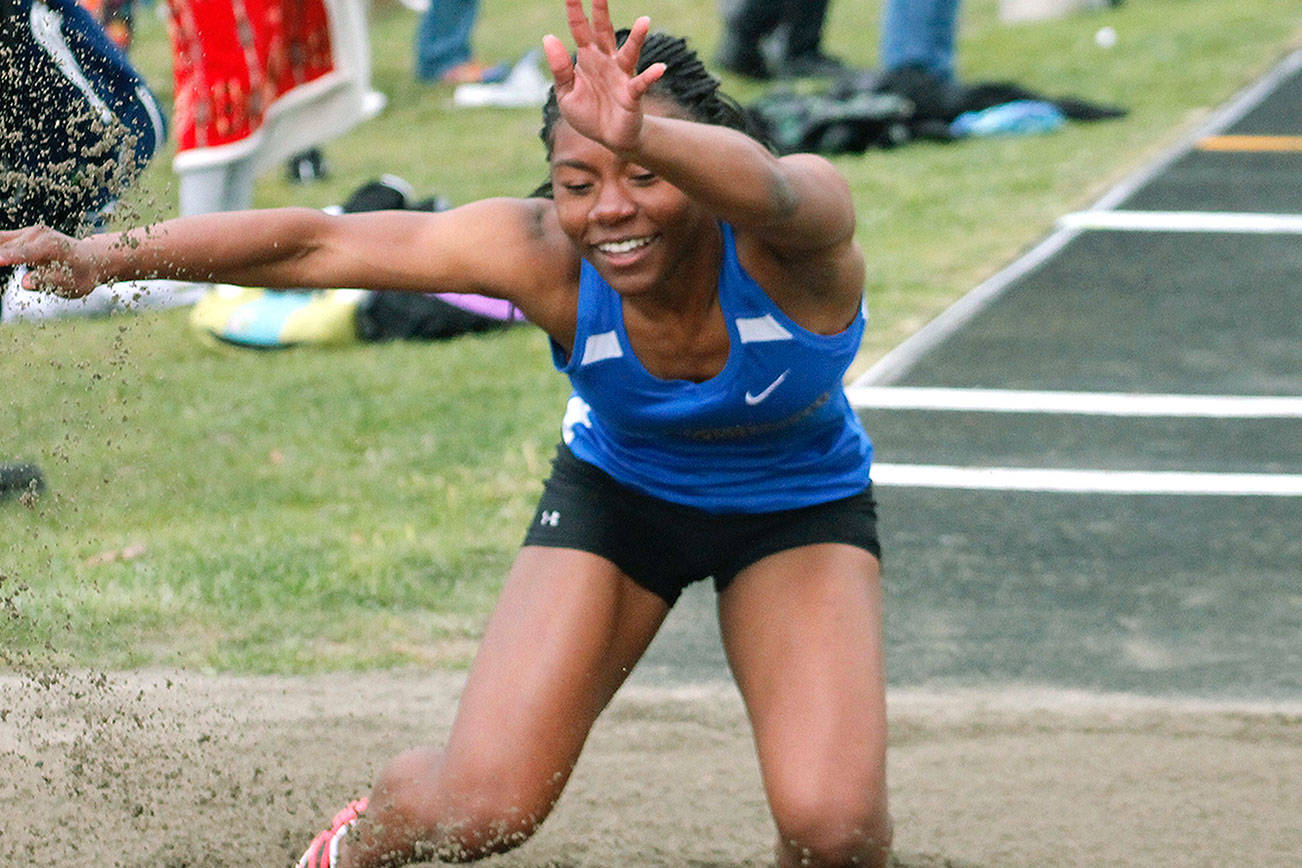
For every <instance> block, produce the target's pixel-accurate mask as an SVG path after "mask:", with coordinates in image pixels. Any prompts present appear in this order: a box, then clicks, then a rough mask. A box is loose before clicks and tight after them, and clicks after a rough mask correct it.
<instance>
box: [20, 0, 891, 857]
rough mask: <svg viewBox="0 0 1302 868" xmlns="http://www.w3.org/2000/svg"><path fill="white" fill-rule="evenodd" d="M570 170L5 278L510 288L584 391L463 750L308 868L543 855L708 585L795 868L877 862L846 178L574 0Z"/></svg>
mask: <svg viewBox="0 0 1302 868" xmlns="http://www.w3.org/2000/svg"><path fill="white" fill-rule="evenodd" d="M566 12H567V17H568V22H569V30H570V33H571V35H572V36H573V39H574V41H575V43H576V46H577V51H576V53H575V55H573V56H571V55H570V54H569V53H568V52H567V50H566V49H565V47H564V45H563V44H562V43H561V41H560V40H559V39H557V38H556V37H554V36H548V37H546V38H545V39H544V49H545V52H546V55H547V61H548V64H549V66H550V67H551V71H552V75H553V77H554V81H555V84H554V88H553V94H552V98H551V100H550V102H549V103H548V106H547V107H546V108H545V109H544V113H543V117H544V123H543V130H542V138H543V140H544V142H545V143H546V147H547V153H548V158H549V163H550V176H549V183H548V184H546V185H544V189H542V190H540V192H539V194H538V195H535V196H534V197H530V198H525V199H506V198H502V199H491V200H485V201H481V202H478V203H472V204H469V205H465V206H462V207H460V208H456V209H452V210H450V211H445V212H441V213H432V214H431V213H417V212H385V213H369V214H352V215H343V216H329V215H326V214H323V213H320V212H317V211H313V210H309V209H288V210H275V211H253V212H244V213H228V214H214V215H205V216H202V217H192V218H181V219H178V220H174V221H169V222H165V223H162V224H160V225H158V226H155V227H152V228H151V229H150V230H149V231H148V232H143V231H141V232H133V233H130V234H128V235H127V236H126V238H125V240H123V239H122V237H121V236H113V235H100V236H92V237H90V238H87V239H85V240H80V241H76V240H73V239H69V238H66V237H64V236H60V235H57V234H56V233H53V232H50V231H48V230H42V229H28V230H24V231H23V232H20V233H6V234H0V264H4V263H16V262H26V263H28V264H29V265H31V266H32V270H31V272H30V273H29V275H28V277H27V278H26V279H27V280H28V281H29V283H30V284H32V285H33V286H40V287H43V288H45V289H47V290H48V291H53V292H58V293H63V294H68V295H76V294H77V293H79V292H83V291H85V290H86V289H87V288H88V287H90V286H93V285H94V284H95V283H96V282H100V281H103V280H105V279H110V278H118V279H120V278H134V277H145V276H151V277H154V276H167V277H175V278H181V279H202V280H216V281H220V282H226V283H245V284H250V285H254V286H286V287H301V286H323V287H332V286H363V287H371V288H375V289H380V290H409V291H421V292H435V291H441V292H473V293H479V294H482V295H488V296H492V297H497V298H503V299H506V300H508V301H510V302H512V303H513V304H515V305H516V306H517V307H519V308H520V310H521V311H522V312H523V313H524V314H525V316H526V317H527V318H528V319H529V321H530V322H532V323H534V324H536V325H538V326H540V327H541V328H542V329H543V330H544V331H546V333H547V334H548V335H549V336H550V338H551V342H552V348H553V354H554V358H555V362H556V365H557V367H558V368H559V369H560V370H561V371H562V372H564V373H565V374H567V375H568V376H569V378H570V380H571V382H572V385H573V389H574V394H573V397H572V398H571V400H570V403H569V407H568V408H567V412H566V414H565V419H564V424H563V435H564V436H563V441H564V442H563V443H562V444H561V445H560V446H559V447H558V452H557V456H556V458H555V460H554V463H553V470H552V474H551V477H550V478H549V479H548V480H547V482H546V484H545V487H544V491H543V494H542V497H541V500H540V503H539V506H538V511H537V513H536V515H535V517H534V519H533V521H532V524H531V527H530V528H529V530H528V532H527V534H526V538H525V544H524V545H523V547H522V548H521V550H520V551H519V553H518V555H517V557H516V559H515V562H514V564H513V565H512V567H511V570H510V573H509V575H508V578H507V581H506V584H505V587H504V589H503V591H502V594H501V598H500V600H499V602H498V605H497V608H496V610H495V612H494V614H493V616H492V618H491V620H490V622H489V624H488V627H487V629H486V631H485V634H484V636H483V639H482V641H481V643H480V646H479V650H478V653H477V656H476V659H475V661H474V664H473V666H472V667H471V670H470V673H469V675H468V678H467V681H466V685H465V689H464V691H463V694H462V696H461V699H460V704H459V707H458V710H457V714H456V717H455V720H454V722H453V724H452V729H451V732H450V734H449V736H448V739H447V743H446V744H445V745H443V746H442V747H433V746H425V747H417V748H415V749H413V750H410V751H408V752H406V753H403V754H401V755H399V756H398V757H397V758H396V759H393V760H392V761H391V762H389V764H388V765H387V767H385V768H384V769H383V771H382V772H381V773H380V775H379V778H378V781H377V782H376V784H375V787H374V789H373V791H372V792H371V794H370V795H369V797H368V798H367V799H363V800H359V801H358V802H355V803H353V804H352V805H350V806H348V807H347V808H346V809H344V810H343V811H341V812H340V814H339V816H338V817H336V819H335V823H334V824H333V826H332V828H331V829H329V830H326V831H325V832H323V833H322V834H321V835H319V836H318V837H317V839H316V840H315V841H313V843H312V845H311V847H310V848H309V850H308V852H307V853H305V854H304V856H303V859H302V861H301V862H300V865H311V866H332V868H337V866H343V868H358V866H379V865H400V864H405V863H407V862H410V861H416V860H428V859H431V858H436V857H437V858H443V859H452V860H469V859H474V858H478V857H481V856H485V855H487V854H490V853H494V852H499V851H503V850H507V849H510V848H512V847H514V846H516V845H518V844H520V843H521V842H522V841H524V840H525V839H527V838H528V837H529V835H530V834H531V833H532V832H533V831H534V830H535V829H536V828H537V827H538V826H539V824H540V823H542V822H543V819H544V818H545V817H546V816H547V814H548V812H549V811H550V809H551V808H552V806H553V805H554V804H555V802H556V801H557V799H558V798H559V797H560V795H561V791H562V789H563V787H564V786H565V783H566V780H567V778H568V776H569V775H570V773H571V771H572V769H573V768H574V766H575V763H576V761H577V759H578V756H579V752H580V750H581V748H582V746H583V743H584V740H585V738H586V737H587V735H588V732H589V730H590V728H591V727H592V725H593V723H594V722H595V720H596V718H597V716H598V715H599V714H600V712H601V710H602V709H603V708H604V707H605V706H606V704H607V703H608V701H609V700H610V699H611V697H612V696H613V694H614V693H615V691H616V689H617V688H618V687H619V686H620V684H621V683H622V682H623V681H624V679H625V678H626V676H627V675H628V673H629V671H630V670H631V669H632V668H633V666H634V665H635V663H636V662H637V661H638V659H639V657H640V656H641V655H642V653H643V651H644V650H645V649H646V647H647V645H648V644H649V643H650V641H651V639H652V637H653V636H654V635H655V633H656V630H657V629H658V628H659V626H660V625H661V623H662V622H663V620H664V618H665V616H666V614H667V613H668V612H669V609H670V607H671V606H672V605H673V603H674V601H675V600H676V599H677V597H678V595H679V593H680V591H681V590H682V589H683V587H684V586H685V585H687V584H689V583H691V582H694V581H696V580H698V579H703V578H707V577H712V578H713V579H714V583H715V585H716V587H717V589H718V609H719V620H720V627H721V632H722V636H723V640H724V645H725V649H726V652H727V656H728V661H729V664H730V666H731V668H732V671H733V673H734V676H735V678H736V680H737V683H738V685H739V688H740V691H741V694H742V697H743V699H744V701H745V704H746V708H747V711H748V713H749V717H750V719H751V722H752V725H753V727H754V734H755V743H756V747H757V752H758V755H759V764H760V769H761V772H762V776H763V781H764V787H765V792H766V794H767V797H768V800H769V804H770V807H771V810H772V813H773V817H774V819H775V821H776V826H777V830H778V841H777V856H778V861H779V863H780V864H781V865H784V866H786V865H792V866H794V865H847V864H856V865H869V866H871V865H883V864H885V862H886V860H887V854H888V850H889V844H890V838H891V826H890V820H889V817H888V814H887V809H886V782H885V753H886V709H885V684H884V674H883V664H882V651H881V638H880V633H881V631H880V621H881V612H880V608H881V590H880V579H879V569H878V551H879V549H878V543H877V534H876V517H875V511H874V506H873V501H872V495H871V487H870V482H869V462H870V459H871V447H870V445H869V442H868V439H867V437H866V436H865V434H864V432H863V430H862V428H861V427H860V425H859V422H858V420H857V419H856V418H855V415H854V414H853V413H852V412H851V410H850V409H849V406H848V404H847V401H846V398H845V395H844V393H843V391H842V388H841V378H842V376H843V374H844V372H845V370H846V368H847V366H848V365H849V363H850V360H851V359H852V357H853V356H854V354H855V352H856V349H857V347H858V343H859V339H860V335H861V333H862V330H863V326H864V321H863V315H862V287H863V279H864V260H863V255H862V253H861V251H860V249H859V248H858V246H857V245H856V243H855V241H854V229H855V216H854V209H853V205H852V203H851V198H850V193H849V190H848V187H847V185H846V183H845V181H844V180H843V178H842V177H841V176H840V175H839V174H838V173H837V172H836V171H835V169H834V168H833V167H832V165H831V164H830V163H828V162H827V161H826V160H824V159H822V158H821V157H817V156H813V155H805V154H801V155H792V156H787V157H782V158H776V157H774V156H773V154H772V153H771V152H770V151H769V150H767V149H766V148H765V147H764V146H763V145H762V144H761V143H760V142H758V141H757V140H756V139H754V138H752V137H751V136H750V135H748V134H747V133H746V132H745V131H744V129H745V120H744V115H743V114H742V113H741V111H740V110H739V109H738V108H737V106H736V104H735V103H733V102H731V101H730V100H728V99H726V98H725V97H723V96H721V95H720V94H719V93H718V92H717V90H716V88H717V82H716V81H715V80H714V79H713V78H712V77H710V76H709V75H708V73H707V72H706V71H705V69H704V67H703V65H702V64H701V63H700V61H699V60H698V59H697V58H696V56H695V55H694V54H693V53H692V52H691V51H689V50H688V49H687V48H686V44H685V43H684V42H683V41H682V40H680V39H676V38H672V37H668V36H664V35H661V34H651V35H649V33H648V30H649V24H648V21H647V19H646V18H640V19H638V20H637V21H636V22H635V23H634V24H633V26H632V28H631V30H630V31H629V32H628V33H627V34H623V33H621V34H616V32H615V31H614V29H613V28H612V26H611V21H610V14H609V11H608V9H607V5H606V0H593V6H592V15H591V19H589V18H588V16H587V14H586V13H585V11H584V8H583V5H582V0H566Z"/></svg>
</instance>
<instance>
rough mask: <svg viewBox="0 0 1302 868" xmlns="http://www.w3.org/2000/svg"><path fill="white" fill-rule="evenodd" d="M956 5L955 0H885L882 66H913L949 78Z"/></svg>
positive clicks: (956, 23) (886, 67) (951, 65)
mask: <svg viewBox="0 0 1302 868" xmlns="http://www.w3.org/2000/svg"><path fill="white" fill-rule="evenodd" d="M958 4H959V0H886V6H885V8H884V9H883V10H882V35H881V48H880V52H881V64H882V68H883V69H887V70H892V69H900V68H901V67H905V66H913V67H918V68H921V69H923V70H925V71H927V72H929V73H931V74H932V75H935V76H937V77H939V78H943V79H950V78H953V77H954V37H955V34H956V31H957V28H958Z"/></svg>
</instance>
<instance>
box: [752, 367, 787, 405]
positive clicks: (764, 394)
mask: <svg viewBox="0 0 1302 868" xmlns="http://www.w3.org/2000/svg"><path fill="white" fill-rule="evenodd" d="M789 373H791V369H790V368H787V369H786V370H785V371H783V372H782V374H781V375H780V376H779V377H778V378H777V379H776V380H774V381H773V382H771V383H769V385H768V388H767V389H765V390H764V391H763V392H760V393H759V394H758V395H752V394H751V393H750V392H747V393H746V403H747V404H748V405H750V406H751V407H754V406H755V405H756V404H758V403H759V402H760V401H763V400H764V399H765V398H767V397H768V396H769V395H771V394H773V390H774V389H776V388H777V387H778V386H781V385H782V381H783V380H785V379H786V378H787V374H789Z"/></svg>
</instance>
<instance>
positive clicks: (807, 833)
mask: <svg viewBox="0 0 1302 868" xmlns="http://www.w3.org/2000/svg"><path fill="white" fill-rule="evenodd" d="M719 623H720V626H721V628H722V631H723V640H724V646H725V648H726V650H727V653H728V661H729V664H730V665H731V667H732V670H733V674H734V675H735V677H736V679H737V685H738V687H739V688H740V689H741V693H742V697H743V698H744V699H745V702H746V708H747V711H748V713H749V714H750V719H751V725H752V726H753V727H754V730H755V744H756V748H757V750H758V753H759V761H760V770H761V773H762V775H763V779H764V787H765V790H766V792H767V795H768V800H769V806H770V808H771V810H772V811H773V817H774V819H775V820H776V822H777V827H778V861H779V864H780V865H783V866H789V865H790V866H794V865H850V864H854V865H862V866H874V865H885V864H886V860H887V856H888V853H889V849H890V839H891V823H890V817H889V815H888V813H887V810H886V679H885V672H884V667H883V662H882V642H881V582H880V573H879V570H878V564H877V560H876V558H874V557H873V556H872V555H871V554H869V553H868V552H866V551H864V550H862V549H859V548H855V547H853V546H848V545H842V544H839V543H824V544H819V545H810V546H804V547H802V548H797V549H791V550H788V551H785V552H781V553H779V554H776V555H771V556H769V557H767V558H764V559H763V560H761V561H759V562H757V563H755V564H753V565H752V566H750V567H748V568H747V569H745V570H743V571H742V572H741V573H739V574H738V575H737V577H736V578H735V579H734V580H733V582H732V584H730V585H729V586H728V587H727V588H726V589H725V590H724V591H723V593H722V594H721V595H720V598H719Z"/></svg>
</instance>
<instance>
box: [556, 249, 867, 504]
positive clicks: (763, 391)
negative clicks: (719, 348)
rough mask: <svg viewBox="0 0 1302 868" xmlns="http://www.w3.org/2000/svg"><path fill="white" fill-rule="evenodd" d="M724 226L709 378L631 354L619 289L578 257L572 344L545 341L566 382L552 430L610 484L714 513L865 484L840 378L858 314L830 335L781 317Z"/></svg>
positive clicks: (814, 499)
mask: <svg viewBox="0 0 1302 868" xmlns="http://www.w3.org/2000/svg"><path fill="white" fill-rule="evenodd" d="M721 225H722V229H723V243H724V249H723V262H722V265H721V266H720V270H719V303H720V307H721V308H722V310H723V315H724V317H725V319H726V321H727V326H728V335H729V337H730V339H731V347H730V350H729V353H728V360H727V362H726V364H725V365H724V367H723V370H722V371H720V372H719V373H718V375H716V376H714V377H712V378H710V379H708V380H705V381H704V382H700V383H694V382H691V381H688V380H664V379H661V378H659V377H656V376H654V375H652V374H651V373H650V372H648V371H647V370H646V368H644V367H643V366H642V363H641V362H640V361H639V360H638V358H637V356H636V355H635V354H634V353H633V350H632V346H631V344H630V343H629V340H628V335H627V334H626V332H625V330H624V316H623V306H622V304H621V299H620V296H619V294H618V293H617V292H615V290H614V289H612V288H611V286H610V285H609V284H608V283H606V281H605V280H604V279H603V278H602V277H601V275H599V274H598V273H597V270H596V269H595V268H593V267H592V266H591V265H589V264H588V263H587V262H586V261H584V262H583V263H582V270H581V274H580V279H579V305H578V324H577V328H576V330H575V334H574V349H573V351H572V352H571V353H569V354H568V356H567V354H566V353H565V351H564V349H563V348H561V347H560V346H559V345H557V344H556V343H555V342H553V344H552V357H553V361H554V363H555V365H556V368H557V369H558V370H559V371H561V372H562V373H564V374H566V375H568V376H569V378H570V383H571V385H572V386H573V389H574V393H573V395H572V396H571V397H570V400H569V405H568V407H567V408H566V413H565V421H564V425H563V434H564V439H565V442H566V444H568V446H569V448H570V449H571V451H573V453H574V454H575V455H576V456H577V457H578V458H580V459H582V460H584V461H587V462H589V463H591V464H594V465H596V466H597V467H600V468H601V469H602V470H604V471H605V472H606V473H608V474H610V475H611V476H612V477H614V478H615V479H617V480H619V481H620V482H622V483H623V484H625V485H627V486H629V487H631V488H633V489H636V490H638V491H641V492H644V493H646V494H650V495H653V496H655V497H659V498H662V499H664V500H668V501H671V502H674V503H681V504H687V505H689V506H694V507H698V508H700V509H704V510H707V511H709V512H714V513H724V512H742V513H758V512H772V511H774V510H779V509H794V508H796V507H801V506H809V505H812V504H816V503H824V502H826V501H830V500H837V499H839V498H842V497H849V496H851V495H853V494H857V493H859V492H860V491H862V490H863V489H864V488H865V487H866V486H867V485H868V470H869V464H870V463H871V460H872V445H871V444H870V443H869V441H868V435H867V434H866V433H864V430H863V426H862V425H861V424H860V422H859V418H858V417H857V416H856V415H855V413H854V411H853V410H852V409H851V408H850V405H849V402H848V401H847V400H846V397H845V392H844V390H843V389H842V385H841V380H842V377H843V376H844V374H845V371H846V369H847V368H848V367H849V366H850V363H851V361H853V359H854V357H855V353H856V352H857V351H858V348H859V340H860V338H861V336H862V335H863V329H864V317H863V314H862V312H861V313H860V314H859V315H858V316H856V317H855V320H854V322H853V323H851V324H850V326H849V327H848V328H846V329H845V330H844V331H842V332H840V333H839V334H835V335H819V334H815V333H813V332H810V331H808V330H806V329H804V328H802V327H801V326H799V325H797V324H796V323H795V322H793V321H792V320H791V319H790V318H789V317H788V316H787V315H786V314H784V313H783V312H782V311H781V310H780V309H779V308H778V306H777V305H776V304H774V303H773V301H772V300H771V299H770V298H769V297H768V295H766V294H765V292H764V290H763V289H761V288H760V286H759V284H757V283H756V282H755V281H754V280H753V279H752V278H751V277H750V275H748V274H747V273H746V272H745V271H744V270H743V269H742V267H741V263H740V262H739V261H738V260H737V251H736V243H735V241H734V239H733V232H732V227H731V226H729V225H727V224H721Z"/></svg>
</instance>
